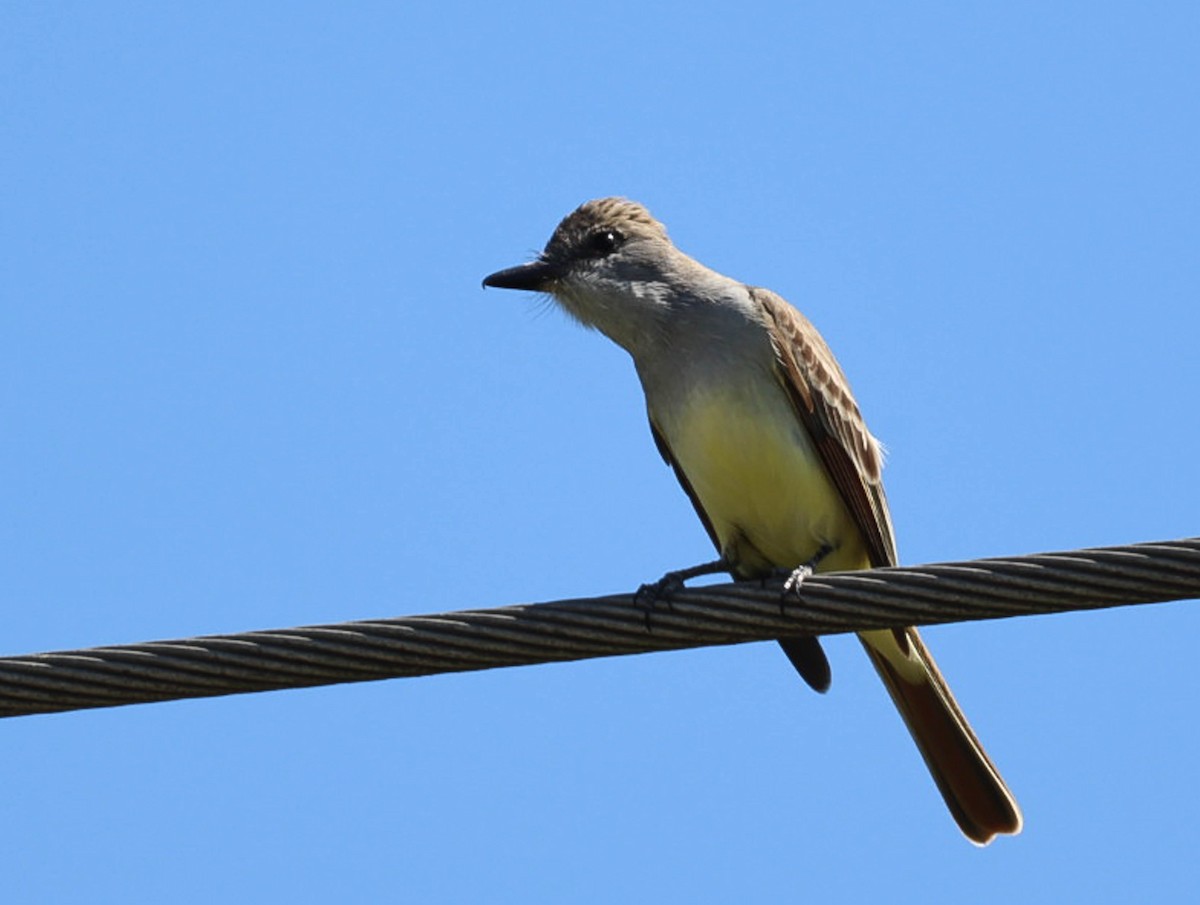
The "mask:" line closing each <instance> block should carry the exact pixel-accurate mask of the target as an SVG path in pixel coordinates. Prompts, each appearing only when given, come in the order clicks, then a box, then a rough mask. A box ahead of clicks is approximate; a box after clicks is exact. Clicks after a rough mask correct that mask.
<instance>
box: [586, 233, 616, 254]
mask: <svg viewBox="0 0 1200 905" xmlns="http://www.w3.org/2000/svg"><path fill="white" fill-rule="evenodd" d="M620 244H621V234H620V233H619V232H617V231H616V230H615V229H598V230H596V231H595V232H594V233H592V234H591V235H590V236H588V240H587V247H588V251H590V252H591V253H592V254H594V255H596V257H601V258H602V257H604V256H605V255H610V254H612V253H613V252H614V251H616V250H617V246H618V245H620Z"/></svg>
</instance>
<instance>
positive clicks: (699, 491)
mask: <svg viewBox="0 0 1200 905" xmlns="http://www.w3.org/2000/svg"><path fill="white" fill-rule="evenodd" d="M771 389H772V390H774V389H775V388H774V387H771ZM689 402H690V404H689V405H688V406H687V407H686V408H685V410H684V411H682V412H679V413H677V417H676V418H675V419H674V423H673V424H672V425H671V426H670V429H668V430H667V442H668V444H669V445H670V447H671V451H672V454H673V455H674V456H675V458H676V459H677V461H678V462H679V465H680V467H681V468H682V469H683V473H684V474H685V475H686V476H687V478H688V481H689V482H690V483H691V485H692V490H693V491H694V492H695V494H696V496H697V498H698V499H699V501H700V505H701V508H703V509H704V512H705V514H706V515H707V516H708V518H709V521H710V522H711V523H712V526H713V530H714V531H715V532H716V534H717V538H718V540H719V542H720V545H721V553H722V554H723V555H724V556H725V557H726V558H727V559H728V560H729V561H730V562H731V563H733V564H735V565H736V566H738V567H739V568H738V571H739V572H740V573H741V574H743V575H744V576H753V575H760V574H764V573H766V572H769V571H771V570H773V569H779V568H788V569H790V568H795V567H796V566H798V565H800V564H802V563H804V562H807V561H809V560H810V559H812V558H813V557H814V556H815V555H816V554H817V551H818V550H820V549H821V547H822V546H823V545H827V546H829V547H830V548H832V552H831V553H830V554H829V555H828V556H826V557H825V558H824V559H823V560H822V561H821V562H820V564H819V567H818V568H819V570H820V571H834V570H842V569H861V568H866V567H867V566H868V565H869V561H868V559H867V555H866V551H865V549H864V547H863V543H862V540H861V537H860V535H859V532H858V529H857V528H856V527H855V526H854V523H853V521H852V520H851V518H850V515H849V513H848V512H847V510H846V507H845V504H844V503H843V502H842V499H841V497H840V496H839V494H838V492H837V490H836V489H835V488H834V486H833V484H832V483H831V482H830V480H829V478H828V477H827V476H826V472H825V468H824V465H823V464H822V463H821V460H820V459H819V457H818V456H817V453H816V450H815V449H814V448H813V446H812V443H811V441H810V440H809V437H808V434H807V432H806V431H805V429H804V427H803V425H801V424H800V422H799V421H798V420H797V418H796V415H795V412H794V411H792V408H791V404H790V402H789V401H788V400H787V398H786V397H785V396H784V395H783V393H781V392H772V393H769V394H767V395H766V396H765V397H764V396H739V397H736V398H735V397H732V396H731V395H730V394H717V395H707V396H705V397H703V398H700V399H692V400H690V401H689Z"/></svg>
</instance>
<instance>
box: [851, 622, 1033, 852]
mask: <svg viewBox="0 0 1200 905" xmlns="http://www.w3.org/2000/svg"><path fill="white" fill-rule="evenodd" d="M859 639H860V640H861V641H862V643H863V647H865V648H866V649H867V653H868V654H869V655H870V657H871V662H872V663H874V664H875V669H876V670H878V672H879V675H880V678H882V679H883V684H884V685H886V686H887V690H888V692H889V693H890V694H891V696H892V701H894V702H895V704H896V709H897V710H899V711H900V715H901V716H902V717H904V722H905V724H906V725H907V726H908V731H909V732H911V733H912V737H913V740H914V741H915V742H916V743H917V748H918V749H920V751H921V756H922V757H923V758H925V763H926V765H927V766H928V767H929V772H930V773H932V774H933V780H934V782H936V783H937V787H938V790H939V791H940V792H941V793H942V797H943V798H944V799H945V800H946V805H947V806H948V807H949V808H950V813H951V814H953V815H954V819H955V820H956V821H957V822H958V825H959V827H960V828H961V829H962V831H963V833H964V834H966V836H967V838H968V839H970V840H971V841H972V842H975V843H977V844H979V845H986V844H987V843H988V842H990V841H991V840H992V837H994V836H995V835H997V834H998V833H1019V832H1020V831H1021V809H1020V808H1019V807H1017V802H1016V799H1014V798H1013V795H1012V793H1011V792H1010V791H1009V790H1008V787H1007V786H1006V785H1005V784H1004V780H1003V779H1001V778H1000V773H999V772H998V771H997V770H996V767H995V765H994V764H993V763H992V761H991V759H990V758H988V756H987V753H986V752H985V751H984V750H983V745H981V744H980V743H979V739H978V738H976V737H975V733H974V732H972V731H971V726H970V724H968V723H967V718H966V717H965V716H963V713H962V711H961V710H959V709H958V704H957V703H956V702H955V700H954V695H952V694H951V693H950V689H949V687H948V686H947V685H946V680H945V679H943V678H942V674H941V673H940V672H939V671H938V668H937V664H936V663H934V662H933V657H932V656H931V655H930V653H929V649H928V648H926V647H925V644H924V642H922V641H921V636H920V635H918V634H917V630H916V629H915V628H906V629H896V630H894V631H893V630H880V631H872V632H863V633H862V634H860V635H859Z"/></svg>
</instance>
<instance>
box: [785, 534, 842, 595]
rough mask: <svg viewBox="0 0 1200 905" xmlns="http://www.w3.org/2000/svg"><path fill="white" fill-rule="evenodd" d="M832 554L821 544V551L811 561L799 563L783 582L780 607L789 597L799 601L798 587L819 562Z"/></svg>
mask: <svg viewBox="0 0 1200 905" xmlns="http://www.w3.org/2000/svg"><path fill="white" fill-rule="evenodd" d="M832 552H833V547H831V546H829V544H821V549H819V550H818V551H817V552H816V553H815V554H814V555H813V557H812V559H810V560H808V561H807V562H803V563H801V564H800V565H799V566H797V567H796V568H795V569H793V570H792V571H791V572H790V573H788V577H787V578H785V579H784V581H783V595H782V597H781V600H780V604H781V605H784V606H786V604H787V601H788V598H789V597H794V598H796V599H797V600H799V599H800V586H801V585H802V584H804V580H805V579H806V578H808V576H810V575H812V574H813V572H814V571H816V568H817V566H818V565H820V564H821V560H823V559H824V558H825V557H826V556H828V555H829V554H830V553H832ZM783 571H785V572H786V571H787V570H786V569H785V570H783Z"/></svg>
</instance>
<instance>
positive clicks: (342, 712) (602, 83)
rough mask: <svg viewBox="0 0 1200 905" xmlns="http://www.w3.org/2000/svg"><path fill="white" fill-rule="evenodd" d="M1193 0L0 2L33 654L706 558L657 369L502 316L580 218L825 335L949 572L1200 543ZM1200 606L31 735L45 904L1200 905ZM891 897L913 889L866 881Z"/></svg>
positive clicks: (5, 821) (596, 582)
mask: <svg viewBox="0 0 1200 905" xmlns="http://www.w3.org/2000/svg"><path fill="white" fill-rule="evenodd" d="M1198 46H1200V7H1198V6H1197V5H1196V4H1195V3H1184V2H1179V3H1174V4H1172V3H1149V4H1133V3H1129V4H1110V3H1074V4H1071V3H1020V2H1016V3H1005V4H993V5H983V4H957V3H913V4H888V3H876V4H863V3H841V4H825V5H816V4H791V3H787V4H785V3H778V4H776V3H756V2H749V3H739V4H736V6H734V7H733V8H729V9H705V8H704V6H703V5H697V4H695V3H679V4H655V3H632V4H626V3H622V2H612V3H603V4H583V5H579V6H578V7H569V6H564V5H562V4H544V5H539V4H522V3H511V4H484V3H479V2H472V3H456V2H441V3H437V4H427V5H423V6H419V7H418V6H416V5H412V4H409V5H402V4H370V3H357V4H301V3H291V4H283V3H276V4H242V3H237V4H234V3H219V2H218V3H213V2H209V3H204V4H199V3H196V4H154V3H105V4H100V3H55V4H47V3H6V4H4V6H3V7H2V8H0V121H2V124H3V125H2V128H3V138H2V139H0V299H2V300H0V423H2V424H3V432H4V440H3V442H0V475H2V476H3V481H2V482H0V591H2V594H3V598H2V602H0V651H2V652H3V653H6V654H20V653H31V652H35V651H42V650H55V649H64V648H73V647H86V646H92V645H99V644H112V643H121V642H133V641H142V640H149V639H154V638H170V637H181V636H188V635H192V634H202V633H216V632H233V631H242V630H248V629H255V628H271V627H282V626H291V625H299V624H306V623H314V622H336V621H341V620H349V619H359V618H368V617H383V616H391V615H402V614H410V613H424V612H436V611H442V610H451V609H459V608H466V607H479V606H499V605H504V604H511V603H522V602H530V601H538V600H550V599H555V598H560V597H569V596H581V595H591V594H598V593H607V592H616V591H623V590H629V589H631V588H633V587H635V586H637V585H638V584H639V583H641V582H643V581H646V580H649V579H653V578H656V577H657V576H658V575H659V574H661V573H662V572H663V571H664V570H667V569H669V568H675V567H680V566H683V565H687V564H691V563H694V562H697V561H700V560H703V559H706V558H708V557H709V555H710V552H711V551H710V549H709V546H708V541H707V539H706V537H705V535H704V532H703V530H702V528H701V527H700V525H699V523H698V522H697V521H696V519H695V517H694V515H693V513H692V511H691V508H690V506H689V505H688V502H687V500H686V499H685V497H684V495H683V493H682V492H680V490H679V489H678V488H677V486H676V485H675V482H674V480H673V478H672V476H671V474H670V471H669V470H668V469H667V468H666V466H664V465H663V463H662V462H661V461H660V460H659V458H658V457H657V454H656V453H655V451H654V448H653V445H652V442H651V439H650V434H649V431H648V430H647V427H646V424H645V418H644V414H643V408H642V400H641V394H640V391H639V389H638V386H637V384H636V380H635V377H634V374H633V371H632V368H631V366H630V363H629V361H628V358H627V356H625V354H624V353H623V352H621V351H620V350H619V349H616V348H615V347H613V346H611V345H610V344H608V343H607V342H606V341H605V340H603V338H602V337H600V336H598V335H596V334H590V333H588V332H586V331H583V330H580V329H578V328H577V327H575V326H574V325H572V324H571V323H569V322H568V321H567V319H566V318H565V317H564V316H563V315H561V314H559V313H557V312H556V311H554V310H553V309H551V308H550V306H549V305H547V304H546V303H544V302H540V301H539V300H538V299H536V298H533V297H526V296H523V295H520V294H517V293H511V292H501V291H484V290H482V289H481V288H480V285H479V281H480V279H481V278H482V277H483V276H484V275H485V274H487V273H489V272H491V271H493V270H496V269H498V268H500V267H503V266H507V265H510V264H515V263H519V262H521V261H524V260H527V259H528V258H529V256H530V255H531V254H533V253H534V252H535V251H536V250H537V249H540V248H541V246H542V244H543V243H544V242H545V240H546V238H547V237H548V236H549V234H550V232H551V231H552V229H553V228H554V226H555V224H556V223H557V222H558V220H559V218H561V217H562V216H563V215H564V214H566V213H567V212H568V211H569V210H571V209H572V208H574V207H575V206H576V205H577V204H579V203H580V202H582V201H584V200H586V199H588V198H592V197H596V196H601V195H609V194H623V195H627V196H629V197H632V198H636V199H638V200H640V201H643V202H644V203H646V204H647V205H649V207H650V208H651V210H652V211H653V212H654V213H655V214H656V215H657V216H659V217H660V218H661V219H662V220H664V222H666V224H667V225H668V227H669V229H670V231H671V235H672V237H673V238H674V239H675V241H676V242H677V243H678V244H679V245H680V246H681V247H682V248H683V249H684V250H686V251H688V252H689V253H691V254H693V255H694V256H696V257H698V258H699V259H700V260H702V261H704V262H706V263H708V264H710V265H711V266H713V267H715V268H717V269H719V270H721V271H723V272H725V273H728V274H730V275H732V276H736V277H738V278H741V279H744V280H747V281H749V282H753V283H757V284H761V285H766V286H770V287H771V288H773V289H775V290H776V291H778V292H780V293H781V294H782V295H784V296H785V297H786V298H788V299H789V300H791V301H792V302H793V303H795V304H796V305H798V306H799V307H800V308H802V309H803V310H804V311H805V312H806V313H808V314H809V316H810V317H812V319H813V320H814V321H815V322H816V323H817V324H818V326H819V327H820V328H821V329H822V331H823V332H824V334H825V336H826V337H827V338H828V340H829V341H830V343H831V344H832V345H833V347H834V349H835V350H836V352H837V353H838V355H839V357H840V359H841V361H842V364H843V366H844V367H845V369H846V371H847V372H848V373H849V375H850V377H851V380H852V382H853V384H854V388H855V391H856V393H857V395H858V397H859V399H860V402H861V404H862V406H863V408H864V410H865V412H866V415H867V418H868V421H869V423H870V425H871V426H872V428H873V430H874V432H875V433H876V434H878V435H879V436H880V437H881V438H882V439H883V440H884V441H885V442H886V443H887V445H888V447H889V449H890V459H889V466H888V470H887V484H888V490H889V494H890V497H891V502H892V507H893V512H894V515H895V521H896V526H897V532H898V536H899V542H900V550H901V555H902V557H903V558H904V560H905V561H906V562H910V563H916V562H926V561H931V560H947V559H960V558H972V557H979V556H994V555H1004V554H1019V553H1027V552H1034V551H1038V550H1049V549H1069V548H1074V547H1079V546H1087V545H1099V544H1117V543H1126V542H1134V541H1142V540H1156V539H1166V538H1174V537H1180V536H1185V535H1193V534H1197V533H1200V482H1198V481H1197V462H1198V461H1200V427H1198V425H1197V387H1198V386H1200V359H1198V357H1197V353H1196V345H1197V335H1198V333H1200V311H1198V303H1200V255H1198V250H1200V166H1198V161H1200V116H1198V114H1200V109H1198V108H1200V100H1198V99H1200V51H1198V50H1197V47H1198ZM1198 632H1200V607H1198V606H1197V605H1195V604H1186V603H1182V604H1168V605H1164V606H1159V607H1138V608H1131V609H1128V610H1124V611H1111V612H1104V613H1093V614H1072V615H1066V616H1057V617H1047V618H1038V619H1021V620H1011V621H1006V622H997V623H983V624H975V625H963V626H952V627H945V628H937V629H933V630H930V631H928V632H927V635H926V637H927V639H928V641H929V642H930V644H931V646H932V647H933V648H934V650H935V651H936V653H937V655H938V658H939V661H940V663H941V665H942V667H943V669H944V670H945V672H946V673H947V675H948V676H949V677H950V679H951V681H952V684H953V686H954V688H955V689H956V691H957V692H958V695H959V698H960V700H961V702H962V703H963V706H964V707H965V708H966V710H967V711H968V713H969V714H970V716H971V718H972V721H973V722H974V724H975V727H976V729H977V730H978V731H979V733H980V735H981V736H982V737H983V739H984V741H985V742H986V744H987V746H988V748H989V749H990V751H991V753H992V755H993V756H994V758H995V759H996V761H997V763H998V764H999V765H1000V767H1001V769H1002V771H1003V772H1004V774H1005V776H1006V777H1007V779H1008V780H1009V782H1010V784H1011V786H1012V787H1013V789H1014V791H1015V792H1016V794H1017V796H1018V798H1019V799H1020V801H1021V803H1022V805H1023V807H1024V811H1025V817H1026V830H1025V833H1024V834H1023V835H1022V836H1020V837H1018V838H1017V839H1002V840H999V841H998V842H997V843H995V844H994V845H992V846H991V847H990V848H988V849H984V850H978V849H975V848H973V847H972V846H970V845H969V844H967V843H966V842H965V841H964V840H963V839H962V838H961V837H960V836H959V834H958V832H957V830H956V829H955V827H954V824H953V822H952V821H951V819H950V818H949V816H948V815H947V813H946V811H945V809H944V807H943V805H942V802H941V800H940V798H939V797H938V795H937V793H936V791H935V789H934V787H933V784H932V782H931V781H930V779H929V778H928V776H927V774H926V772H925V770H924V767H923V766H922V764H921V762H920V759H919V757H918V756H917V754H916V751H915V749H914V748H913V746H912V744H911V742H910V741H909V739H908V737H907V734H906V733H905V731H904V729H903V727H902V725H901V723H900V721H899V719H898V718H897V717H896V715H895V713H894V711H892V709H891V707H890V704H889V703H888V701H887V698H886V695H885V693H884V691H883V689H882V686H880V685H879V683H878V681H877V680H876V678H875V676H874V674H873V672H872V671H871V668H870V666H869V665H868V663H867V661H866V659H865V657H863V656H862V654H861V652H860V651H859V650H858V646H857V643H856V642H854V641H853V639H849V638H835V639H831V640H830V642H829V643H828V649H829V651H830V656H831V659H832V661H833V667H834V687H833V689H832V690H831V691H830V693H829V694H828V695H827V696H825V697H819V696H817V695H814V694H812V693H811V692H809V691H808V690H807V689H806V688H805V687H804V686H803V685H802V684H801V683H800V682H799V681H798V680H797V679H796V677H795V676H794V674H793V673H792V671H791V669H790V668H789V666H788V665H787V663H786V661H785V660H784V659H783V658H782V656H781V655H780V654H779V652H778V651H777V650H776V649H775V648H774V646H773V645H767V644H755V645H746V646H742V647H736V648H727V649H709V650H697V651H688V652H681V653H674V654H661V655H654V656H643V657H626V658H616V659H609V660H603V661H592V662H585V663H577V664H568V665H554V666H543V667H534V668H526V669H515V670H502V671H494V672H490V673H478V674H468V675H458V676H449V677H433V678H426V679H419V680H410V681H395V682H382V683H374V684H368V685H353V686H341V687H335V688H325V689H316V690H307V691H292V692H280V693H272V694H262V695H253V696H242V697H234V698H226V699H217V700H207V701H191V702H182V703H169V704H159V705H152V706H139V707H129V708H124V709H116V710H108V711H94V712H83V713H71V714H62V715H56V716H43V717H33V718H25V719H18V720H9V721H5V722H3V723H2V724H0V764H2V771H0V772H2V775H3V776H4V781H3V783H2V785H0V877H2V878H3V880H2V881H0V882H2V883H3V887H4V889H5V893H4V898H5V900H6V901H13V902H22V903H40V902H65V901H80V900H82V899H84V898H87V899H88V900H89V901H96V902H117V901H121V902H128V901H155V900H161V901H173V902H211V901H284V900H286V901H297V902H304V901H322V900H324V901H329V900H331V899H334V898H335V897H340V899H341V900H343V901H361V902H368V901H371V902H373V901H412V902H418V901H419V902H456V901H488V902H531V901H533V902H536V901H573V902H612V901H628V902H670V901H691V902H733V901H738V902H756V901H771V902H788V901H823V902H839V901H866V900H868V899H869V898H870V900H874V901H922V902H960V901H967V900H970V901H973V902H1013V901H1022V902H1035V903H1036V902H1062V901H1069V900H1076V901H1080V900H1088V901H1099V902H1104V901H1114V902H1116V901H1129V900H1131V899H1137V900H1142V901H1147V900H1148V901H1185V900H1186V901H1195V897H1196V895H1197V894H1198V891H1200V877H1198V876H1197V874H1198V872H1200V868H1198V867H1197V865H1196V860H1195V851H1196V849H1197V846H1198V845H1200V827H1198V826H1197V822H1196V816H1195V815H1196V813H1197V811H1198V810H1200V791H1198V790H1197V783H1196V773H1197V764H1198V763H1200V732H1198V730H1197V727H1196V720H1195V714H1196V713H1197V711H1198V710H1200V672H1198V671H1197V669H1196V666H1195V651H1196V643H1195V639H1196V636H1197V633H1198ZM877 896H878V897H879V898H875V897H877Z"/></svg>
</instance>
